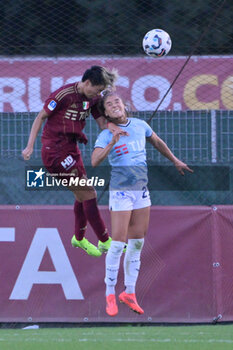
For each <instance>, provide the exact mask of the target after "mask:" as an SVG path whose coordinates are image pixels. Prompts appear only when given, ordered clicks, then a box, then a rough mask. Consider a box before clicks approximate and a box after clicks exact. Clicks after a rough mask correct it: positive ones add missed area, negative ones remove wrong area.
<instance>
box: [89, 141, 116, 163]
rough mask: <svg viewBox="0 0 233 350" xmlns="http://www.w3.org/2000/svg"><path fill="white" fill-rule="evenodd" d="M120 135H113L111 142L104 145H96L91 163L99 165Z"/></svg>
mask: <svg viewBox="0 0 233 350" xmlns="http://www.w3.org/2000/svg"><path fill="white" fill-rule="evenodd" d="M119 138H120V135H119V134H118V135H113V137H112V140H111V141H110V142H109V144H108V145H107V146H106V147H104V148H100V147H96V148H95V149H94V151H93V152H92V155H91V165H92V166H93V167H96V166H98V165H99V164H100V163H101V162H102V161H103V160H104V159H105V158H106V157H107V156H108V154H109V152H110V151H111V149H112V148H113V146H114V145H115V143H117V141H119Z"/></svg>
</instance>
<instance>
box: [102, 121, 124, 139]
mask: <svg viewBox="0 0 233 350" xmlns="http://www.w3.org/2000/svg"><path fill="white" fill-rule="evenodd" d="M107 125H108V130H109V131H111V133H112V134H113V135H118V134H119V135H120V136H129V134H128V132H127V131H124V130H122V129H121V128H120V127H119V126H117V125H116V124H114V123H111V122H108V124H107Z"/></svg>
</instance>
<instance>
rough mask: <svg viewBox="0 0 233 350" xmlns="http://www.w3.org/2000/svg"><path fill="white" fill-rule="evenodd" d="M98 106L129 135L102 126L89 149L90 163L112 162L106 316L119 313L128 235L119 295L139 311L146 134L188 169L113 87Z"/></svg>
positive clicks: (177, 164)
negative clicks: (117, 289)
mask: <svg viewBox="0 0 233 350" xmlns="http://www.w3.org/2000/svg"><path fill="white" fill-rule="evenodd" d="M101 108H102V112H103V114H104V115H105V116H106V118H107V119H108V120H109V121H111V122H113V123H115V124H117V125H118V126H120V127H121V128H122V129H123V130H125V131H126V132H127V133H128V134H129V136H120V135H115V136H113V135H112V134H111V132H110V131H109V130H107V129H106V130H103V131H102V132H101V133H100V135H99V136H98V139H97V140H96V143H95V149H94V151H93V153H92V165H93V166H94V167H95V166H98V165H99V164H100V163H101V162H102V161H103V160H104V159H105V158H106V157H108V160H109V163H110V164H111V166H112V172H111V181H110V192H109V207H110V210H111V225H112V242H111V246H110V249H109V250H108V253H107V255H106V264H105V266H106V271H105V283H106V312H107V314H108V315H110V316H115V315H117V313H118V306H117V303H116V297H115V286H116V283H117V276H118V270H119V265H120V258H121V255H122V252H123V249H124V246H125V242H126V240H127V237H128V246H127V250H126V254H125V258H124V284H125V291H124V292H122V293H121V294H120V295H119V300H120V302H122V303H125V304H126V305H128V306H129V307H130V308H131V309H132V310H133V311H135V312H137V313H138V314H143V313H144V311H143V309H142V308H141V307H140V306H139V305H138V303H137V299H136V295H135V286H136V281H137V278H138V274H139V269H140V256H141V251H142V247H143V244H144V237H145V234H146V232H147V229H148V225H149V217H150V206H151V201H150V195H149V192H148V189H147V182H148V179H147V163H146V149H145V147H146V141H147V140H148V141H149V142H150V143H151V144H152V145H153V146H154V147H155V148H156V149H157V150H158V151H159V152H160V153H161V154H162V155H163V156H165V157H166V158H168V159H169V160H170V161H171V162H173V163H174V165H175V167H176V168H177V170H178V171H179V172H180V173H181V174H182V175H184V171H185V170H187V171H189V172H193V171H192V170H191V169H190V168H189V167H188V166H187V164H185V163H183V162H182V161H180V160H179V159H178V158H176V157H175V156H174V154H173V153H172V152H171V150H170V149H169V148H168V146H167V145H166V143H165V142H164V141H163V140H161V139H160V138H159V136H158V135H157V134H156V133H155V132H154V131H153V130H152V129H151V127H150V126H149V125H148V124H147V123H146V122H145V121H143V120H140V119H137V118H129V117H128V113H127V111H126V109H125V105H124V103H123V101H122V99H121V98H120V97H119V95H118V94H117V93H115V92H111V91H109V92H106V93H105V95H104V97H103V100H102V104H101Z"/></svg>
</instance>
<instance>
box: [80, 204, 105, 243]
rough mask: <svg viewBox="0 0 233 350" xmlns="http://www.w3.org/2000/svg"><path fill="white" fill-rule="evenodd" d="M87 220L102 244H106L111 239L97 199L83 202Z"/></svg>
mask: <svg viewBox="0 0 233 350" xmlns="http://www.w3.org/2000/svg"><path fill="white" fill-rule="evenodd" d="M83 208H84V211H85V214H86V218H87V220H88V222H89V223H90V225H91V227H92V228H93V230H94V232H95V234H96V236H97V237H98V239H99V240H100V241H101V242H106V241H107V240H108V238H109V235H108V231H107V229H106V226H105V224H104V222H103V220H102V218H101V216H100V212H99V209H98V206H97V201H96V198H93V199H89V200H88V201H84V202H83Z"/></svg>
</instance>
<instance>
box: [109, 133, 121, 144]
mask: <svg viewBox="0 0 233 350" xmlns="http://www.w3.org/2000/svg"><path fill="white" fill-rule="evenodd" d="M120 137H121V135H120V134H116V135H114V134H113V136H112V140H111V144H112V145H115V143H117V142H118V141H119V139H120Z"/></svg>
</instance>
